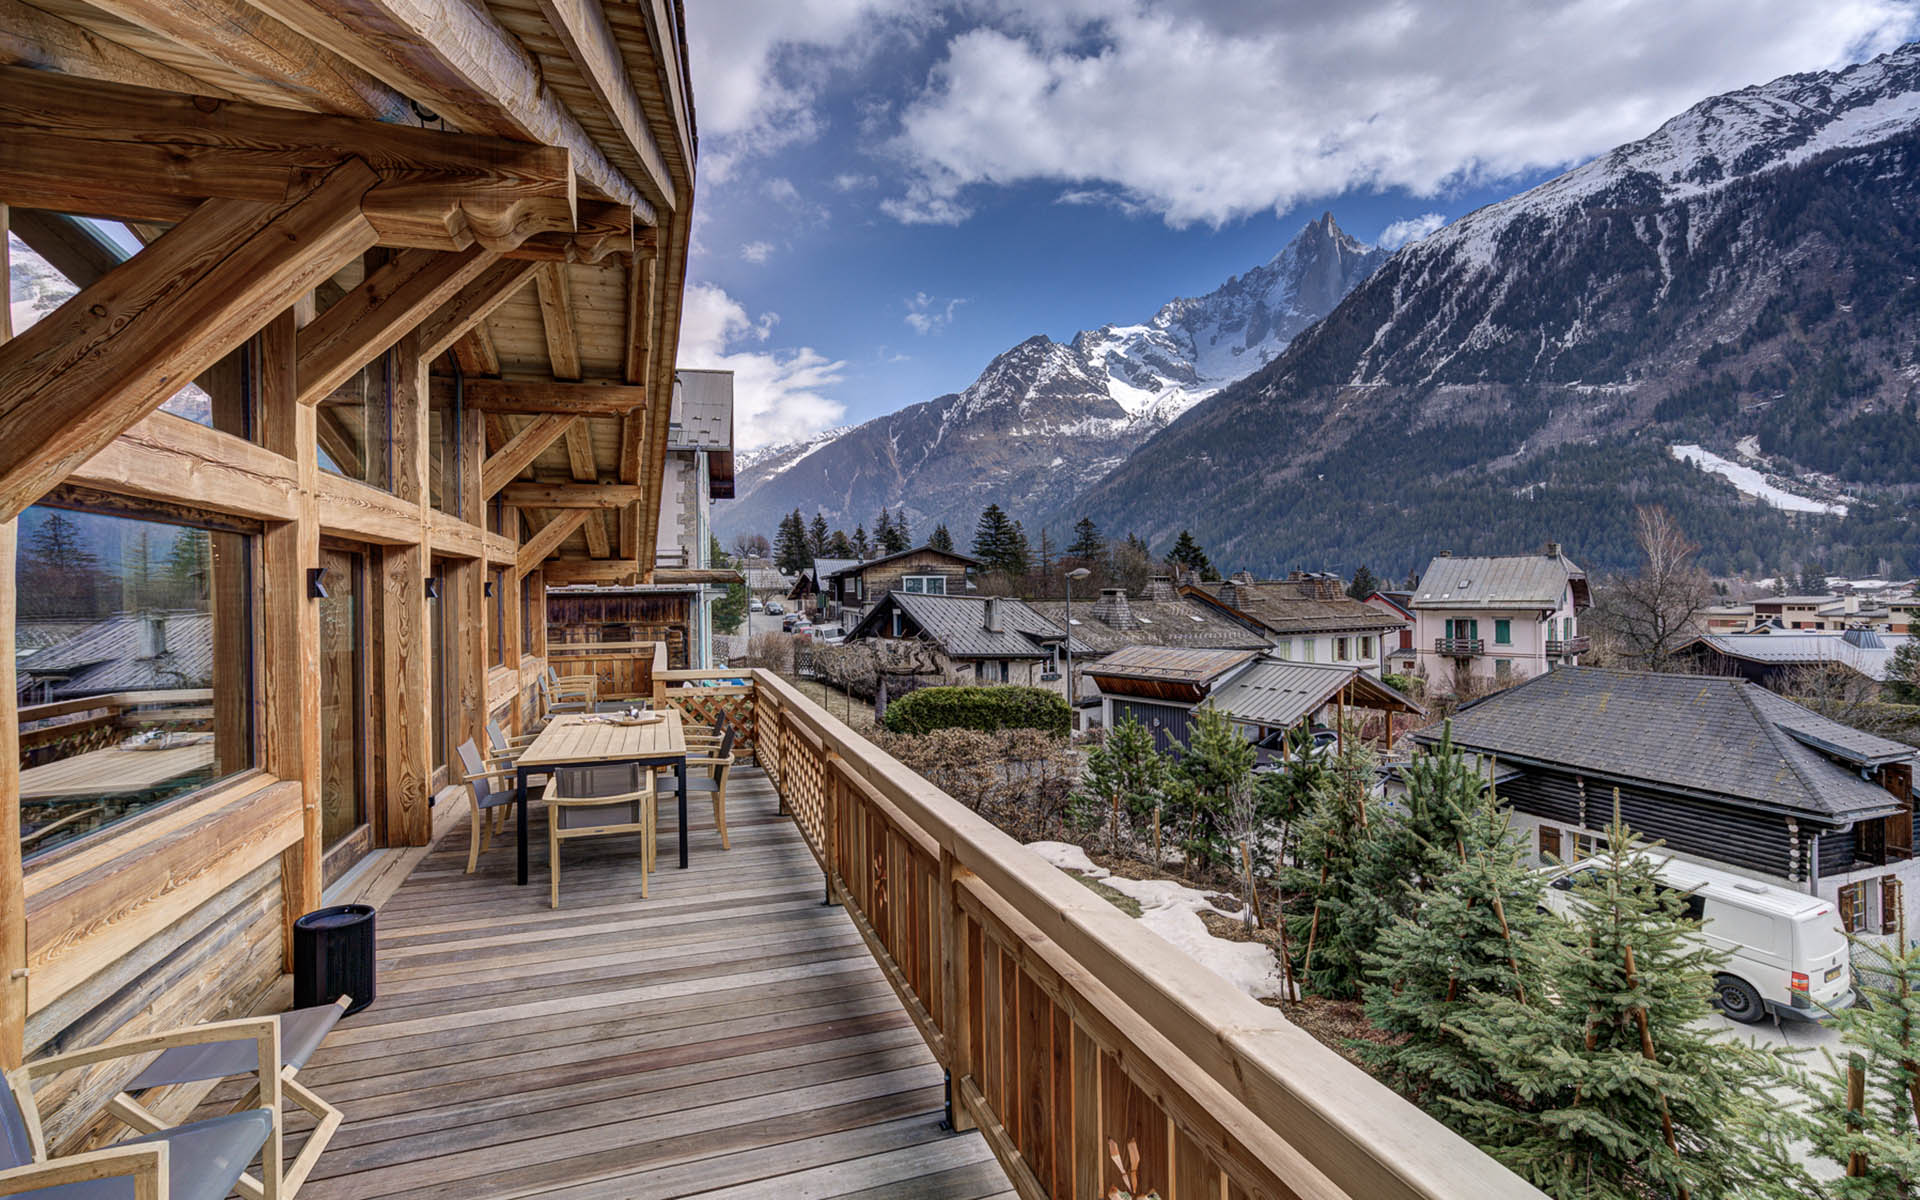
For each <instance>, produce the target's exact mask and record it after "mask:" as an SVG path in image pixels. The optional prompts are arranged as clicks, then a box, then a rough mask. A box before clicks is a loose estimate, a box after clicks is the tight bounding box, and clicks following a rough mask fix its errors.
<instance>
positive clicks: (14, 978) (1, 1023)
mask: <svg viewBox="0 0 1920 1200" xmlns="http://www.w3.org/2000/svg"><path fill="white" fill-rule="evenodd" d="M7 224H8V210H7V206H6V205H4V204H0V279H6V278H9V277H10V276H9V271H10V268H11V263H10V262H9V261H8V253H7ZM12 336H13V306H12V305H11V304H0V346H4V345H5V344H6V342H7V340H8V339H9V338H11V337H12ZM19 538H20V522H19V521H16V520H13V519H12V518H11V517H9V518H8V519H6V520H4V521H0V1071H11V1070H13V1069H14V1068H15V1067H18V1066H19V1065H20V1061H21V1058H22V1057H23V1056H24V1055H25V1053H26V1032H27V891H26V876H25V868H24V867H23V865H22V863H21V853H20V710H19V692H18V689H17V687H16V685H15V678H16V668H15V665H14V660H15V646H16V644H17V643H16V642H15V639H14V630H15V619H16V618H17V617H18V616H19V601H18V592H17V590H16V589H15V580H14V563H15V551H16V550H17V549H18V546H19Z"/></svg>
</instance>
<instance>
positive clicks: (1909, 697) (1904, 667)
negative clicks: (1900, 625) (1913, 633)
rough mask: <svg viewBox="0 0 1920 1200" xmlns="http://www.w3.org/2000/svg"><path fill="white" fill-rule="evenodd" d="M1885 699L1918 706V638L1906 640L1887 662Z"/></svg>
mask: <svg viewBox="0 0 1920 1200" xmlns="http://www.w3.org/2000/svg"><path fill="white" fill-rule="evenodd" d="M1886 698H1887V699H1888V700H1891V701H1893V702H1894V703H1895V704H1920V638H1908V639H1907V640H1906V641H1904V642H1902V643H1900V647H1899V649H1897V650H1895V651H1894V652H1893V657H1892V658H1891V659H1889V660H1888V662H1887V682H1886Z"/></svg>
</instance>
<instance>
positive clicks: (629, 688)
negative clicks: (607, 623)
mask: <svg viewBox="0 0 1920 1200" xmlns="http://www.w3.org/2000/svg"><path fill="white" fill-rule="evenodd" d="M547 662H548V664H549V665H551V666H552V667H553V669H554V670H555V671H556V672H558V673H560V674H562V675H592V676H594V677H595V678H597V679H599V681H600V698H601V699H603V700H627V699H638V698H642V697H646V696H651V695H653V687H654V684H653V681H654V677H655V675H656V673H658V672H661V671H664V670H666V669H667V647H666V645H665V643H662V642H566V643H563V642H549V643H548V645H547Z"/></svg>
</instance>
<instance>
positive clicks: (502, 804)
mask: <svg viewBox="0 0 1920 1200" xmlns="http://www.w3.org/2000/svg"><path fill="white" fill-rule="evenodd" d="M459 754H460V771H461V773H462V775H464V776H465V782H466V785H467V799H468V802H469V803H470V804H471V805H472V806H473V807H472V814H473V816H472V820H471V822H470V823H469V824H470V826H471V828H470V830H469V833H470V835H471V840H470V841H469V842H468V845H467V874H469V875H471V874H473V873H474V872H475V871H476V870H478V869H479V868H480V852H481V851H482V850H485V849H486V848H487V842H488V840H489V836H488V835H489V834H491V833H492V832H493V829H492V826H493V822H494V821H495V820H496V819H498V818H501V817H503V816H505V815H506V810H507V809H508V808H510V807H512V805H513V802H514V801H515V799H517V798H518V796H519V784H518V782H517V780H516V779H515V777H514V772H513V769H512V767H511V766H508V767H493V766H490V765H489V760H488V759H487V758H486V757H484V756H483V755H482V754H481V753H480V747H479V746H476V745H475V744H474V741H473V739H472V738H468V739H467V740H466V741H464V742H462V743H460V750H459ZM496 781H505V782H504V784H502V783H499V782H496Z"/></svg>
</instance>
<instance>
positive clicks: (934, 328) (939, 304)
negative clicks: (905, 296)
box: [906, 292, 966, 335]
mask: <svg viewBox="0 0 1920 1200" xmlns="http://www.w3.org/2000/svg"><path fill="white" fill-rule="evenodd" d="M965 303H966V301H965V300H937V299H935V298H934V297H932V296H929V295H927V294H926V293H925V292H915V293H914V294H913V298H912V299H910V300H908V301H907V316H906V321H907V324H908V325H909V326H911V327H912V329H913V331H914V332H915V333H918V334H923V335H924V334H929V333H938V332H940V331H941V330H942V329H945V328H946V327H947V326H949V325H951V324H953V314H954V313H955V312H957V311H959V308H960V306H961V305H962V304H965Z"/></svg>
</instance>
